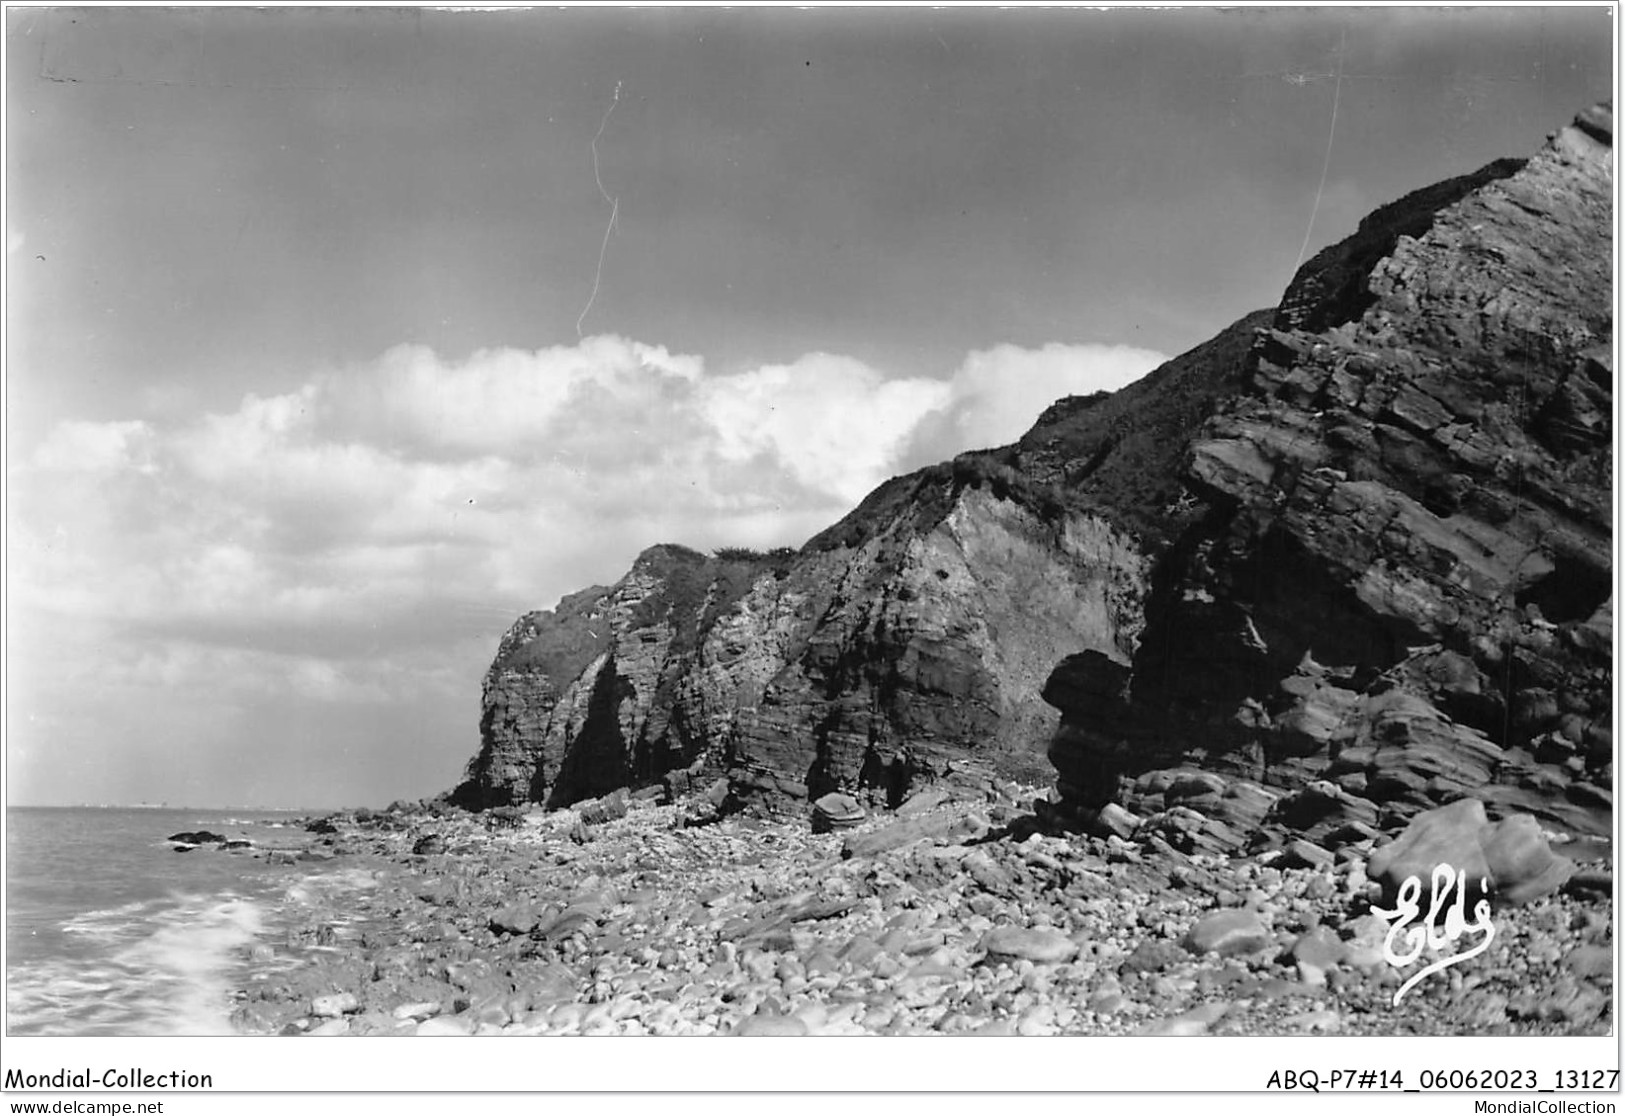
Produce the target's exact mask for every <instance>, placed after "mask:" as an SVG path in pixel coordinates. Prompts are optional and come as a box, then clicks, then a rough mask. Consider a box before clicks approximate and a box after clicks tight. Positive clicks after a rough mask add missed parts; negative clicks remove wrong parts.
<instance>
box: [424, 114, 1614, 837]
mask: <svg viewBox="0 0 1625 1116" xmlns="http://www.w3.org/2000/svg"><path fill="white" fill-rule="evenodd" d="M1612 169H1613V156H1612V114H1611V109H1610V108H1608V107H1607V106H1602V107H1599V108H1597V109H1592V110H1588V111H1587V112H1586V113H1583V114H1582V115H1581V116H1580V117H1579V118H1578V119H1577V120H1576V122H1575V123H1574V124H1573V125H1572V126H1570V127H1567V128H1564V129H1563V130H1561V131H1560V132H1558V133H1557V134H1556V135H1555V136H1554V137H1553V138H1552V139H1551V141H1550V142H1549V143H1548V144H1547V146H1546V147H1545V148H1544V149H1543V150H1542V151H1540V152H1539V153H1537V154H1536V155H1535V156H1534V157H1533V158H1531V159H1530V160H1528V161H1527V162H1519V161H1502V162H1498V163H1495V164H1491V165H1490V166H1488V167H1486V168H1484V169H1483V170H1481V171H1479V172H1476V173H1474V174H1471V175H1467V176H1464V177H1462V178H1460V179H1455V180H1452V181H1451V182H1447V183H1442V184H1440V185H1438V186H1435V187H1430V188H1428V189H1425V190H1422V191H1419V192H1417V193H1416V194H1413V195H1410V196H1408V197H1406V198H1403V199H1401V200H1399V201H1397V202H1395V203H1393V204H1391V205H1388V206H1385V207H1383V208H1382V209H1380V210H1378V211H1376V212H1375V213H1373V214H1372V215H1371V216H1370V217H1369V218H1367V219H1366V221H1364V222H1362V224H1361V226H1360V228H1359V229H1358V230H1357V231H1356V233H1355V234H1354V236H1352V237H1350V238H1348V239H1347V240H1345V241H1344V242H1342V243H1340V244H1338V245H1335V246H1333V247H1331V248H1328V249H1326V250H1325V251H1324V252H1322V253H1320V254H1319V255H1317V256H1316V257H1315V258H1314V259H1312V260H1310V261H1309V262H1308V263H1307V264H1305V265H1304V267H1303V268H1302V269H1301V270H1300V271H1299V273H1298V275H1297V276H1295V277H1294V280H1293V282H1292V284H1291V286H1290V287H1289V288H1288V290H1287V292H1286V294H1285V296H1284V298H1283V300H1282V303H1281V306H1280V307H1279V308H1278V309H1277V310H1274V311H1266V312H1260V313H1258V314H1254V315H1251V316H1249V317H1247V318H1244V319H1242V320H1241V321H1240V322H1237V323H1236V324H1235V325H1234V326H1232V327H1230V328H1229V329H1228V330H1226V331H1224V332H1223V333H1221V334H1220V335H1219V336H1218V337H1216V338H1214V339H1213V340H1212V341H1210V342H1208V343H1207V344H1205V345H1202V346H1200V347H1198V348H1197V349H1194V350H1192V351H1191V352H1189V353H1187V354H1185V355H1183V356H1181V357H1179V358H1176V359H1175V360H1173V361H1170V362H1169V363H1168V364H1166V365H1164V366H1163V367H1161V368H1159V369H1158V370H1156V371H1155V372H1153V373H1152V374H1151V375H1149V376H1147V377H1146V378H1145V379H1143V380H1141V381H1140V382H1138V383H1136V384H1133V385H1131V386H1129V387H1128V388H1125V389H1123V390H1122V391H1119V392H1117V393H1115V394H1112V395H1109V396H1107V395H1094V396H1088V397H1073V398H1068V399H1064V400H1061V401H1059V402H1058V403H1056V404H1055V405H1054V406H1052V407H1051V408H1049V410H1048V411H1046V412H1045V414H1044V415H1043V416H1042V417H1041V418H1040V419H1039V421H1038V423H1037V424H1036V425H1035V426H1034V427H1033V429H1032V430H1031V431H1029V432H1028V434H1027V435H1025V436H1024V437H1023V438H1022V439H1021V440H1020V441H1019V442H1017V443H1015V444H1014V445H1011V446H1007V447H1004V448H1003V449H1000V450H994V451H989V452H982V453H973V454H966V455H963V456H961V457H960V458H958V459H956V460H955V461H954V462H952V463H949V464H944V465H940V466H936V467H933V468H930V469H925V470H922V471H920V472H917V473H914V474H911V475H909V476H905V477H900V478H897V479H895V480H892V481H889V482H887V483H886V484H884V485H882V486H881V487H880V488H879V489H877V490H876V491H875V492H874V493H873V494H871V495H870V496H869V498H868V499H866V500H865V501H864V502H863V503H862V504H861V505H860V506H859V507H858V508H857V509H855V510H854V511H853V512H852V513H851V514H850V515H848V516H847V517H846V518H845V519H843V520H842V521H841V522H840V523H838V524H836V525H835V526H834V527H832V528H830V529H829V530H828V531H826V532H824V533H823V534H821V535H819V536H817V537H816V538H814V539H812V540H811V541H810V542H808V543H807V544H806V545H805V546H804V547H802V548H801V549H800V550H799V551H779V552H774V553H772V554H767V555H758V554H753V553H749V552H743V551H723V552H719V553H718V554H716V555H712V556H705V555H701V554H698V553H696V552H694V551H690V550H686V549H684V548H681V547H674V546H662V547H655V548H652V549H651V550H649V551H646V552H645V553H644V554H643V555H641V556H640V557H639V559H638V560H637V562H636V563H635V564H634V567H633V569H632V571H631V572H630V573H629V574H628V575H627V576H626V577H625V578H623V579H622V580H621V581H620V582H618V583H617V584H616V585H614V586H612V587H610V588H607V589H604V588H595V589H589V590H586V591H584V592H582V593H579V594H576V595H573V596H571V597H568V598H566V599H565V600H564V601H562V602H560V604H559V606H558V607H557V608H556V609H555V610H553V611H552V612H545V613H532V614H530V615H528V616H526V617H524V618H522V619H521V620H520V621H519V622H518V623H517V624H516V625H515V626H514V628H513V630H511V631H510V632H509V633H508V635H507V636H506V637H505V638H504V640H503V641H502V645H501V647H500V649H499V652H498V655H497V658H496V661H495V662H494V663H493V664H492V666H491V669H490V671H489V673H488V674H487V676H486V680H485V693H484V707H483V717H482V731H481V736H482V743H481V749H480V752H479V754H478V755H477V756H476V757H475V759H474V760H473V761H472V762H471V764H470V766H469V771H468V777H467V779H466V780H465V782H464V783H463V785H462V786H461V787H460V788H459V789H458V791H457V792H456V796H457V798H458V800H459V801H461V802H462V803H464V804H465V805H470V806H476V807H490V806H499V805H511V804H518V803H524V802H543V803H546V804H548V805H551V806H564V805H568V804H570V803H572V802H575V801H578V800H581V799H585V798H590V797H593V796H597V795H601V794H604V793H606V792H608V791H610V790H612V789H614V788H616V787H619V786H628V785H630V786H641V785H650V784H654V783H656V782H660V781H662V780H663V779H664V780H665V781H666V782H667V783H668V785H670V784H671V783H672V781H673V780H676V781H678V782H680V783H682V784H684V785H687V784H688V783H689V782H690V781H691V780H693V779H696V778H702V779H706V780H714V779H715V777H716V776H717V775H722V774H726V775H727V776H728V778H729V787H730V791H729V796H730V801H731V802H732V803H733V804H738V803H739V802H741V801H751V800H754V801H758V802H760V803H763V804H767V805H772V804H779V805H780V806H783V805H785V804H790V805H792V806H795V808H797V809H805V807H806V802H807V801H808V800H809V799H816V798H818V797H820V796H822V795H825V794H828V793H830V792H834V791H841V792H847V793H855V794H857V795H859V797H861V798H864V799H866V800H867V801H868V803H869V804H870V805H882V804H890V805H895V804H896V803H897V802H900V801H901V800H902V799H903V798H904V797H905V796H906V795H907V794H908V792H909V791H910V789H911V788H914V787H917V785H918V784H919V783H921V782H922V781H924V780H928V779H932V778H943V777H947V778H962V777H966V778H985V776H986V773H988V772H991V771H998V772H1000V773H1004V774H1018V775H1021V774H1025V775H1029V776H1031V775H1036V774H1038V773H1040V772H1041V771H1042V770H1043V766H1042V763H1041V760H1040V759H1039V757H1041V756H1043V755H1044V754H1046V750H1047V755H1048V758H1049V760H1050V761H1051V762H1052V763H1053V765H1054V770H1055V771H1056V772H1057V773H1058V775H1059V798H1060V803H1059V804H1058V806H1057V807H1056V809H1055V810H1054V812H1053V813H1054V815H1055V817H1056V819H1057V820H1061V821H1070V822H1071V823H1074V824H1083V825H1088V826H1096V827H1100V828H1102V829H1103V830H1105V831H1111V832H1115V831H1117V830H1118V829H1121V828H1125V827H1128V828H1132V825H1133V824H1138V823H1139V822H1141V821H1144V820H1146V819H1147V818H1153V817H1154V818H1162V819H1163V821H1167V832H1168V834H1169V835H1170V836H1171V837H1175V838H1179V837H1180V835H1181V834H1184V835H1185V836H1187V837H1189V836H1190V835H1191V834H1193V833H1196V834H1203V835H1204V836H1202V838H1201V840H1202V841H1207V842H1214V843H1216V847H1235V846H1237V845H1239V844H1240V843H1243V842H1245V841H1246V840H1247V839H1248V838H1249V835H1250V834H1256V833H1257V832H1258V831H1259V830H1260V829H1261V828H1267V825H1266V822H1267V819H1268V818H1269V817H1270V813H1269V811H1271V810H1275V809H1310V808H1317V809H1318V808H1321V807H1325V808H1327V809H1328V810H1330V811H1331V815H1335V818H1336V819H1337V820H1335V821H1332V822H1329V823H1328V825H1329V826H1330V828H1329V829H1328V830H1327V832H1328V833H1329V832H1332V831H1334V830H1336V831H1338V832H1343V833H1344V836H1347V835H1348V833H1347V832H1345V831H1343V830H1340V829H1338V827H1340V826H1344V825H1346V824H1355V825H1363V826H1366V827H1368V828H1372V827H1378V826H1385V827H1391V826H1393V825H1395V824H1397V823H1398V822H1400V821H1403V820H1404V819H1405V818H1407V817H1409V816H1411V815H1413V814H1416V813H1418V812H1421V811H1424V810H1427V809H1429V808H1432V807H1435V806H1438V805H1440V804H1442V803H1445V802H1449V801H1452V800H1454V799H1458V798H1461V797H1463V796H1464V795H1467V794H1469V793H1470V794H1472V795H1473V796H1474V797H1477V798H1479V799H1480V800H1482V801H1483V802H1485V804H1486V805H1487V807H1488V808H1489V810H1490V812H1491V813H1492V814H1494V815H1496V816H1504V815H1506V814H1510V813H1514V812H1527V813H1531V814H1533V815H1535V816H1536V817H1537V818H1538V819H1539V820H1540V821H1541V822H1542V823H1544V824H1546V825H1548V826H1552V827H1555V828H1558V829H1563V830H1566V831H1569V832H1577V833H1600V832H1604V831H1606V830H1607V828H1608V818H1609V815H1610V812H1611V809H1612V791H1611V785H1612V725H1611V712H1610V701H1609V698H1610V690H1611V682H1612V662H1611V646H1612V581H1613V575H1612V554H1611V550H1610V543H1611V532H1612V523H1611V499H1612V494H1611V489H1610V480H1611V475H1612V451H1611V444H1612V427H1611V421H1612V357H1611V348H1612V326H1613V323H1612V290H1611V278H1612V260H1611V252H1610V244H1611V240H1610V237H1611V222H1612V203H1611V196H1612ZM1191 771H1196V772H1206V773H1208V774H1210V775H1214V776H1215V777H1222V778H1223V779H1225V780H1227V782H1226V784H1225V785H1226V786H1227V787H1228V788H1229V789H1230V791H1234V792H1235V793H1234V794H1229V792H1226V794H1229V796H1228V797H1227V796H1226V794H1219V795H1214V796H1210V798H1211V802H1209V799H1208V798H1204V797H1203V795H1202V794H1200V793H1197V794H1189V795H1176V796H1175V800H1169V799H1168V798H1167V794H1168V792H1169V790H1170V789H1171V787H1172V786H1173V785H1175V784H1168V785H1166V786H1164V785H1161V784H1160V783H1159V782H1158V780H1159V779H1163V775H1162V774H1159V773H1166V772H1172V773H1173V774H1170V775H1167V776H1166V778H1168V779H1177V777H1178V775H1179V773H1181V772H1191ZM1178 785H1181V786H1183V785H1184V784H1178ZM1152 788H1159V789H1152ZM1246 788H1251V789H1246ZM1306 794H1307V795H1308V798H1307V799H1306V798H1305V795H1306ZM1153 799H1154V801H1153ZM1185 800H1191V801H1195V802H1196V803H1197V804H1196V805H1191V804H1189V803H1188V802H1187V801H1185ZM1306 802H1308V803H1309V804H1308V805H1305V803H1306ZM1333 802H1335V803H1336V804H1337V805H1336V806H1335V808H1334V807H1332V806H1329V805H1328V803H1333ZM798 803H799V805H796V804H798ZM1203 804H1207V805H1209V806H1210V807H1211V809H1212V811H1214V813H1212V814H1211V815H1210V814H1204V813H1203V811H1202V810H1201V809H1200V806H1201V805H1203ZM1317 804H1318V805H1317ZM1177 811H1186V812H1187V813H1178V812H1177ZM1191 813H1194V814H1195V815H1197V817H1198V818H1199V819H1201V822H1200V823H1198V822H1193V821H1191V820H1190V817H1189V816H1188V815H1189V814H1191ZM1126 819H1127V820H1126ZM1168 819H1173V820H1171V821H1170V820H1168ZM1158 824H1159V825H1161V824H1162V822H1161V821H1159V822H1158ZM1204 825H1206V826H1208V827H1209V828H1208V829H1203V828H1202V827H1203V826H1204ZM1181 827H1183V828H1181ZM1354 832H1358V831H1354ZM1214 834H1218V836H1217V837H1215V836H1214ZM1192 839H1193V840H1194V839H1195V838H1192ZM1204 847H1206V846H1204Z"/></svg>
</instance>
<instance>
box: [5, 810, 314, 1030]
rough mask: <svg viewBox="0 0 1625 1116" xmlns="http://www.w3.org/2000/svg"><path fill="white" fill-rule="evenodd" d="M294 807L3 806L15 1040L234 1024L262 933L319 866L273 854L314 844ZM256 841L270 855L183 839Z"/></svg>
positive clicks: (9, 994) (9, 1026) (10, 1024)
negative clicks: (177, 842) (237, 994)
mask: <svg viewBox="0 0 1625 1116" xmlns="http://www.w3.org/2000/svg"><path fill="white" fill-rule="evenodd" d="M297 817H298V815H296V814H294V813H292V812H288V811H283V812H278V811H251V810H175V809H143V808H93V807H61V808H58V807H37V808H36V807H15V808H11V809H9V810H7V811H6V912H5V921H6V965H5V981H6V997H5V1000H6V1021H5V1022H6V1026H5V1030H6V1033H7V1034H12V1035H166V1034H167V1035H200V1034H228V1033H230V1032H231V1025H230V1021H229V1020H230V1011H231V1002H230V997H229V993H230V990H231V989H232V988H233V987H241V986H242V981H243V978H244V973H245V971H246V969H247V967H248V965H249V957H250V949H251V947H252V946H253V944H254V943H255V941H256V939H257V938H258V937H260V936H261V935H265V934H267V933H270V932H271V931H272V930H273V926H272V923H273V921H274V918H275V914H276V912H277V910H278V909H279V904H280V903H281V902H282V901H283V900H284V899H285V897H286V894H287V891H288V888H289V887H290V886H291V885H293V884H294V881H295V880H296V879H297V878H298V876H299V875H301V874H303V873H308V871H309V866H308V865H301V866H300V869H301V870H302V872H301V871H296V870H295V869H294V868H292V867H290V866H288V865H284V864H279V863H277V862H276V859H275V858H272V857H268V856H266V855H264V851H265V850H267V849H275V848H279V847H288V848H298V847H301V846H303V845H304V844H305V843H306V837H305V834H304V833H303V831H302V829H301V828H300V827H299V826H298V825H297V824H296V820H295V819H296V818H297ZM196 830H208V831H210V832H211V833H217V834H219V835H221V836H223V837H227V838H231V839H245V840H249V841H252V842H253V843H254V845H255V846H256V849H257V850H258V851H259V852H260V853H261V855H254V854H253V853H251V852H248V851H242V852H234V851H227V850H222V849H220V848H219V847H218V846H215V845H204V846H201V847H199V848H197V849H195V850H193V851H190V852H185V853H178V852H175V851H174V850H173V848H172V846H171V843H170V842H169V841H168V840H167V838H168V836H169V835H170V834H173V833H178V832H182V831H188V832H189V831H196Z"/></svg>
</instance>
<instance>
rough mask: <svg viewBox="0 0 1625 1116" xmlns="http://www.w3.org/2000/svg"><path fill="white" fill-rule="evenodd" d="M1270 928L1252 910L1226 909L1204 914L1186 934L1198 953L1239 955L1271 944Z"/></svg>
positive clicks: (1191, 949)
mask: <svg viewBox="0 0 1625 1116" xmlns="http://www.w3.org/2000/svg"><path fill="white" fill-rule="evenodd" d="M1270 942H1271V936H1270V932H1269V929H1268V928H1267V927H1266V926H1265V925H1264V923H1263V922H1262V921H1261V920H1260V919H1259V917H1258V916H1257V915H1256V914H1254V913H1253V912H1252V911H1248V910H1223V911H1214V912H1213V913H1211V914H1208V915H1205V916H1203V917H1202V918H1201V919H1200V920H1199V921H1198V922H1197V923H1196V925H1195V926H1192V927H1191V929H1190V932H1189V933H1188V934H1186V936H1185V948H1186V949H1188V950H1190V951H1191V952H1192V953H1195V954H1203V953H1217V954H1218V955H1219V956H1221V957H1237V956H1241V955H1244V954H1248V953H1257V952H1258V951H1259V950H1262V949H1264V948H1266V947H1268V946H1269V944H1270Z"/></svg>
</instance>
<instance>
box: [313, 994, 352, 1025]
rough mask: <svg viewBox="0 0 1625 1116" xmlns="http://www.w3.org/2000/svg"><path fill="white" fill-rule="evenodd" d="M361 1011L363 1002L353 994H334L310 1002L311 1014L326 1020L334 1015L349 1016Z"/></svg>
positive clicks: (318, 997)
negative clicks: (351, 1013)
mask: <svg viewBox="0 0 1625 1116" xmlns="http://www.w3.org/2000/svg"><path fill="white" fill-rule="evenodd" d="M360 1010H361V1002H360V1001H359V1000H357V999H356V998H355V993H353V992H334V993H331V994H330V995H326V996H317V997H316V998H315V999H313V1000H311V1001H310V1014H312V1015H314V1016H317V1017H318V1018H322V1019H326V1018H328V1017H330V1016H334V1015H348V1014H349V1013H350V1012H353V1011H360Z"/></svg>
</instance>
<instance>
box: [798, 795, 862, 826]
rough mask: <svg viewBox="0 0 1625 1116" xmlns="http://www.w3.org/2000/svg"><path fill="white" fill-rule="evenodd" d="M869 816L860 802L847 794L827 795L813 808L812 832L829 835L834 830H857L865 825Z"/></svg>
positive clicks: (814, 804) (815, 803)
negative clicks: (864, 822)
mask: <svg viewBox="0 0 1625 1116" xmlns="http://www.w3.org/2000/svg"><path fill="white" fill-rule="evenodd" d="M867 817H868V814H867V813H866V812H865V811H864V809H863V807H862V806H860V805H858V800H857V799H855V798H853V797H852V796H851V795H847V794H826V795H824V796H823V797H822V798H820V799H819V800H818V801H817V802H814V803H813V807H812V831H813V832H814V833H829V832H831V831H833V830H840V829H855V828H857V827H858V826H860V825H862V824H863V821H864V819H865V818H867Z"/></svg>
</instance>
